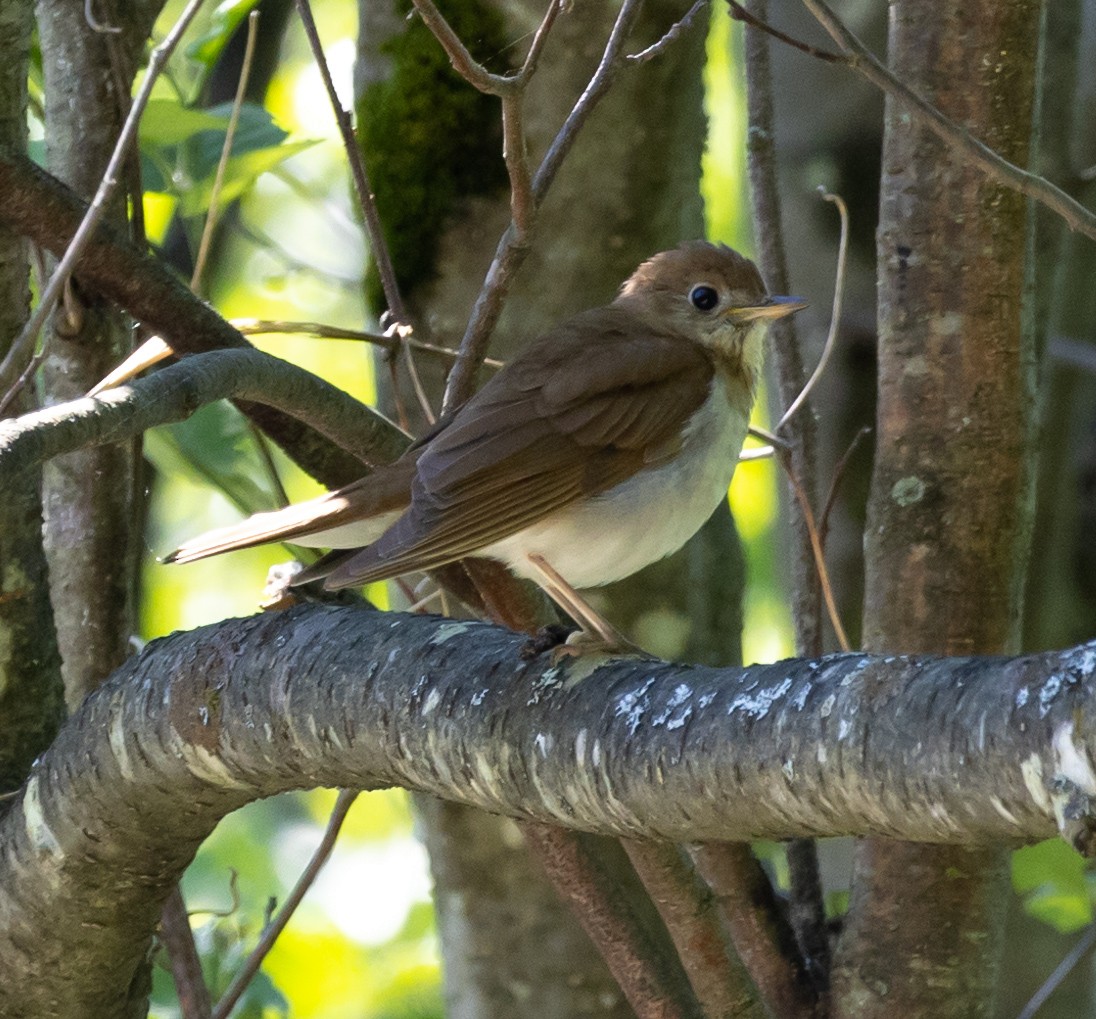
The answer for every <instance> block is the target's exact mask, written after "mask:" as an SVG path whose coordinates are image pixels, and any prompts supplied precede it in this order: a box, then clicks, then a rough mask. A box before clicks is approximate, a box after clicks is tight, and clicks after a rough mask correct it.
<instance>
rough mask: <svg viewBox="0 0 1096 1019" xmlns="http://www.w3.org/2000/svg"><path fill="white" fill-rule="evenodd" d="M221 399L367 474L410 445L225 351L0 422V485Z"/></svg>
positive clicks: (379, 421) (393, 431) (265, 366)
mask: <svg viewBox="0 0 1096 1019" xmlns="http://www.w3.org/2000/svg"><path fill="white" fill-rule="evenodd" d="M221 399H241V400H251V401H255V402H257V403H263V404H266V405H268V406H271V407H277V408H278V409H280V410H283V411H285V412H286V413H287V414H291V415H293V416H294V417H295V418H298V419H299V420H301V421H304V422H306V423H307V424H309V425H310V426H311V427H313V428H315V429H316V431H318V432H320V434H322V435H325V436H327V437H328V438H329V439H330V440H331V441H332V442H334V443H336V444H337V445H339V446H340V447H342V448H344V449H348V451H349V452H351V453H352V454H353V455H354V456H356V457H358V459H359V460H360V461H361V462H362V463H363V464H366V465H369V466H376V465H378V464H380V463H388V462H389V461H391V460H394V459H396V457H397V456H399V454H400V453H401V452H402V451H403V450H404V449H405V448H406V446H407V444H408V442H409V441H410V440H409V438H408V437H407V436H406V435H404V434H403V433H402V432H400V431H399V430H398V429H397V428H396V426H395V425H393V424H392V423H391V422H390V421H388V420H386V419H385V418H384V417H382V416H381V415H380V414H378V413H377V412H376V411H374V410H372V409H371V408H369V407H366V406H365V405H364V404H361V403H359V402H358V401H357V400H355V399H354V398H353V397H352V396H349V395H348V394H347V393H345V392H343V391H342V390H341V389H336V388H335V387H334V386H332V385H331V384H330V383H328V382H325V381H324V380H323V379H321V378H318V377H317V376H315V375H313V374H312V373H311V372H307V371H305V370H304V369H303V368H298V367H297V366H296V365H293V364H290V363H289V362H288V361H280V360H279V359H278V358H276V357H271V356H270V355H269V354H264V353H262V352H261V351H258V350H252V349H248V350H222V351H215V352H212V353H208V354H195V355H193V356H191V357H187V358H184V359H183V360H182V361H180V362H179V363H178V364H174V365H171V366H170V367H168V368H164V369H162V370H160V371H158V372H155V373H153V374H152V375H150V376H149V377H148V378H144V379H139V380H138V381H136V382H131V383H129V384H128V385H125V386H121V387H119V388H117V389H111V390H108V391H107V392H105V393H103V394H102V395H100V396H95V397H84V398H83V399H81V400H73V401H72V402H71V403H62V404H57V405H56V406H53V407H49V408H46V409H44V410H39V411H34V412H32V413H30V414H24V415H23V416H22V417H19V418H14V419H10V420H8V421H4V422H0V479H2V482H3V484H4V485H7V484H10V480H11V478H13V477H14V476H15V475H16V474H18V473H20V472H22V471H24V470H27V469H28V468H30V467H33V466H35V465H36V464H39V463H42V462H44V461H46V460H49V459H51V458H52V457H55V456H59V455H60V454H62V453H70V452H72V451H73V450H76V449H83V448H84V447H86V446H100V445H105V444H107V443H111V442H120V441H122V440H123V439H128V438H132V437H133V436H134V435H138V434H140V433H141V432H144V431H146V430H147V429H149V428H153V427H155V426H156V425H162V424H166V423H168V422H171V421H182V420H184V419H186V418H188V417H190V415H191V414H193V413H194V411H196V410H197V409H198V408H199V407H202V406H204V405H205V404H207V403H212V402H213V401H214V400H221ZM360 473H365V472H364V470H362V471H361V472H360Z"/></svg>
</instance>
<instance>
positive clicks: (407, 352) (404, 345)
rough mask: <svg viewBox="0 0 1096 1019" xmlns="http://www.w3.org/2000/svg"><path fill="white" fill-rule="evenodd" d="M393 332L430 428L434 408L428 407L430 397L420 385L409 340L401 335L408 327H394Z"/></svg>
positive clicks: (433, 421)
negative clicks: (399, 340)
mask: <svg viewBox="0 0 1096 1019" xmlns="http://www.w3.org/2000/svg"><path fill="white" fill-rule="evenodd" d="M395 332H396V335H397V336H400V339H401V341H402V342H401V343H400V347H401V349H402V350H403V359H404V363H405V364H406V365H407V376H408V378H410V379H411V388H412V389H413V390H414V391H415V398H416V399H417V400H418V401H419V409H420V410H421V411H422V414H423V417H425V418H426V423H427V424H428V425H430V426H431V427H432V426H433V425H434V424H435V423H436V422H437V420H438V416H437V415H436V414H435V413H434V408H433V407H432V406H431V405H430V397H429V396H428V395H427V394H426V387H425V386H424V385H423V384H422V379H421V378H420V377H419V369H418V367H417V366H416V364H415V354H414V351H413V349H412V347H411V344H410V343H408V342H407V340H408V339H410V337H409V336H404V335H402V334H403V333H410V332H411V330H410V328H409V327H407V326H404V327H403V328H402V329H401V328H400V327H399V326H396V328H395ZM397 389H398V387H393V392H396V391H397Z"/></svg>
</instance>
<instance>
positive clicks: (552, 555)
mask: <svg viewBox="0 0 1096 1019" xmlns="http://www.w3.org/2000/svg"><path fill="white" fill-rule="evenodd" d="M804 306H805V302H804V301H802V300H800V299H798V298H794V297H773V296H770V295H768V294H767V293H766V290H765V285H764V283H763V282H762V280H761V276H760V274H759V273H758V271H757V268H756V267H755V266H754V264H753V263H752V262H751V261H750V260H749V259H747V258H744V257H743V256H742V255H740V254H738V253H737V252H735V251H732V250H731V249H730V248H727V247H724V246H721V245H719V246H717V245H713V244H708V243H706V242H703V241H691V242H688V243H685V244H682V245H681V246H680V247H678V248H676V249H675V250H673V251H666V252H663V253H661V254H658V255H655V256H654V257H653V258H651V259H650V260H648V261H646V262H644V263H643V264H642V265H641V266H640V267H639V268H638V269H637V270H636V271H635V272H634V273H633V274H632V276H631V277H629V279H628V280H627V282H625V284H624V285H623V286H622V287H621V290H620V293H619V295H618V296H617V298H616V299H615V300H614V301H613V302H612V304H610V305H608V306H607V307H603V308H594V309H592V310H590V311H586V312H583V313H582V314H579V315H576V316H575V317H574V318H572V319H569V320H568V321H566V322H564V323H563V324H562V325H560V326H558V327H557V328H555V329H553V330H551V331H550V332H548V333H545V334H544V335H542V336H540V337H538V338H537V339H536V340H534V341H533V342H532V343H530V344H529V345H528V346H527V347H526V348H525V349H524V350H523V351H522V352H521V353H520V354H519V355H518V356H517V357H516V358H515V359H514V360H512V361H511V362H510V363H509V364H507V365H506V367H504V368H503V369H501V370H500V371H499V372H498V373H497V374H496V375H495V376H494V377H493V378H492V379H491V380H490V381H489V382H488V383H487V384H486V385H485V386H484V387H483V388H482V389H480V390H479V392H477V393H476V395H475V396H473V397H472V399H470V400H469V401H468V402H467V403H466V404H465V405H464V406H463V407H461V408H460V409H459V410H458V411H456V413H454V414H453V415H452V416H451V417H449V418H448V419H446V420H443V421H441V422H439V424H438V425H437V426H436V427H435V428H434V429H433V430H432V431H431V432H430V433H429V434H428V435H426V436H424V437H423V438H422V439H420V440H419V441H418V442H416V443H415V444H414V445H413V446H412V447H411V448H410V449H409V450H408V451H407V452H406V453H405V454H404V455H403V456H402V457H401V458H400V459H399V460H398V461H396V462H395V463H393V464H392V465H391V466H389V467H385V468H382V469H380V470H378V471H375V472H374V473H373V474H370V475H369V476H368V477H366V478H363V479H362V480H360V481H356V482H354V483H353V484H351V485H347V486H346V487H345V488H341V489H339V490H338V491H335V492H329V493H327V494H325V495H321V496H319V497H318V498H315V499H311V500H309V501H308V502H303V503H299V504H297V505H294V506H289V507H287V508H286V509H283V510H277V511H275V512H272V513H259V514H256V515H255V516H253V517H250V518H248V519H247V520H244V521H242V522H241V523H239V524H236V525H233V526H231V527H225V528H221V529H219V530H216V531H211V532H210V533H208V534H206V535H203V536H200V537H198V538H195V539H194V540H192V541H189V542H187V543H186V544H184V545H183V546H182V547H181V548H179V549H178V550H177V551H175V552H173V553H171V555H169V556H167V558H166V560H165V561H166V562H179V563H185V562H190V561H192V560H195V559H201V558H204V557H206V556H210V555H216V554H217V553H220V552H227V551H229V550H231V549H237V548H246V547H249V546H252V545H260V544H264V543H266V542H270V541H283V540H289V541H293V542H295V543H297V544H299V545H305V546H309V547H317V548H331V549H353V550H355V551H350V552H344V553H342V554H341V555H328V556H325V557H324V558H323V559H321V560H320V562H319V563H317V564H316V566H314V567H311V568H309V569H306V570H305V571H304V572H303V573H301V574H298V576H297V578H296V579H295V580H294V583H296V584H299V583H304V582H306V581H309V580H315V579H319V578H320V577H323V578H324V582H325V585H324V586H325V587H328V588H342V587H350V586H359V585H362V584H367V583H370V582H371V581H375V580H384V579H387V578H390V577H397V576H400V575H401V574H405V573H411V572H413V571H417V570H429V569H433V568H436V567H439V566H443V565H444V564H446V563H450V562H453V561H455V560H458V559H462V558H464V557H466V556H472V555H476V556H486V557H489V558H493V559H498V560H501V561H502V562H503V563H505V564H506V565H507V566H508V567H509V568H510V570H511V571H512V572H513V573H515V574H516V575H517V576H519V577H525V578H528V579H530V580H534V581H536V582H537V583H538V584H540V585H541V587H543V588H544V590H545V591H546V592H547V593H548V595H549V596H550V597H552V598H553V599H554V600H555V601H556V602H557V603H558V604H560V605H561V606H562V607H563V608H564V609H565V610H566V611H567V612H568V613H569V614H570V615H571V616H572V617H573V618H574V619H575V621H576V622H578V623H579V624H580V625H581V626H582V628H583V631H584V632H585V635H586V639H588V640H590V642H591V643H595V644H608V645H615V646H620V644H621V639H620V637H619V635H618V634H617V633H616V631H615V630H613V628H612V627H611V626H609V624H607V623H606V622H605V621H604V620H603V619H601V617H600V616H598V615H597V613H595V612H593V610H592V609H590V608H589V606H588V605H586V603H585V602H584V601H583V600H582V598H581V597H580V596H579V595H577V593H576V591H575V589H576V588H586V587H597V586H600V585H602V584H607V583H610V582H611V581H614V580H619V579H620V578H622V577H626V576H629V575H630V574H632V573H635V572H636V571H637V570H639V569H641V568H642V567H644V566H646V565H647V564H649V563H652V562H654V561H655V560H657V559H661V558H663V557H664V556H667V555H669V554H670V553H671V552H674V551H676V550H677V549H678V548H680V547H681V546H682V545H684V544H685V542H686V541H687V540H688V539H689V538H690V537H691V536H692V535H693V534H695V533H696V531H697V530H698V529H699V528H700V526H701V525H702V524H703V523H704V522H705V521H706V520H707V519H708V517H709V516H711V514H712V512H713V511H714V510H715V508H716V507H717V506H718V505H719V503H720V502H721V501H722V500H723V499H724V498H726V495H727V488H728V486H729V484H730V481H731V476H732V475H733V474H734V469H735V465H736V464H737V462H738V456H739V453H740V452H741V449H742V443H743V440H744V439H745V437H746V428H747V424H748V421H749V416H750V410H751V408H752V406H753V401H754V394H755V391H756V388H757V381H758V376H759V374H760V371H761V366H762V359H763V349H762V343H763V340H764V337H765V333H766V331H767V328H768V324H769V323H770V322H771V321H773V320H774V319H777V318H780V317H782V316H784V315H788V314H790V313H791V312H794V311H798V310H799V309H800V308H802V307H804Z"/></svg>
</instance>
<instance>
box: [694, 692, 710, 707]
mask: <svg viewBox="0 0 1096 1019" xmlns="http://www.w3.org/2000/svg"><path fill="white" fill-rule="evenodd" d="M714 700H715V694H714V693H706V694H702V695H701V696H700V697H698V698H697V702H696V706H697V707H698V708H699V709H700V710H701V711H703V710H704V709H705V708H706V707H707V706H708V705H709V704H711V703H712V701H714Z"/></svg>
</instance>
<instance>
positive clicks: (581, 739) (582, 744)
mask: <svg viewBox="0 0 1096 1019" xmlns="http://www.w3.org/2000/svg"><path fill="white" fill-rule="evenodd" d="M575 760H576V761H578V763H579V764H582V762H583V761H585V760H586V730H585V729H580V730H579V733H578V735H577V736H576V737H575Z"/></svg>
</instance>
